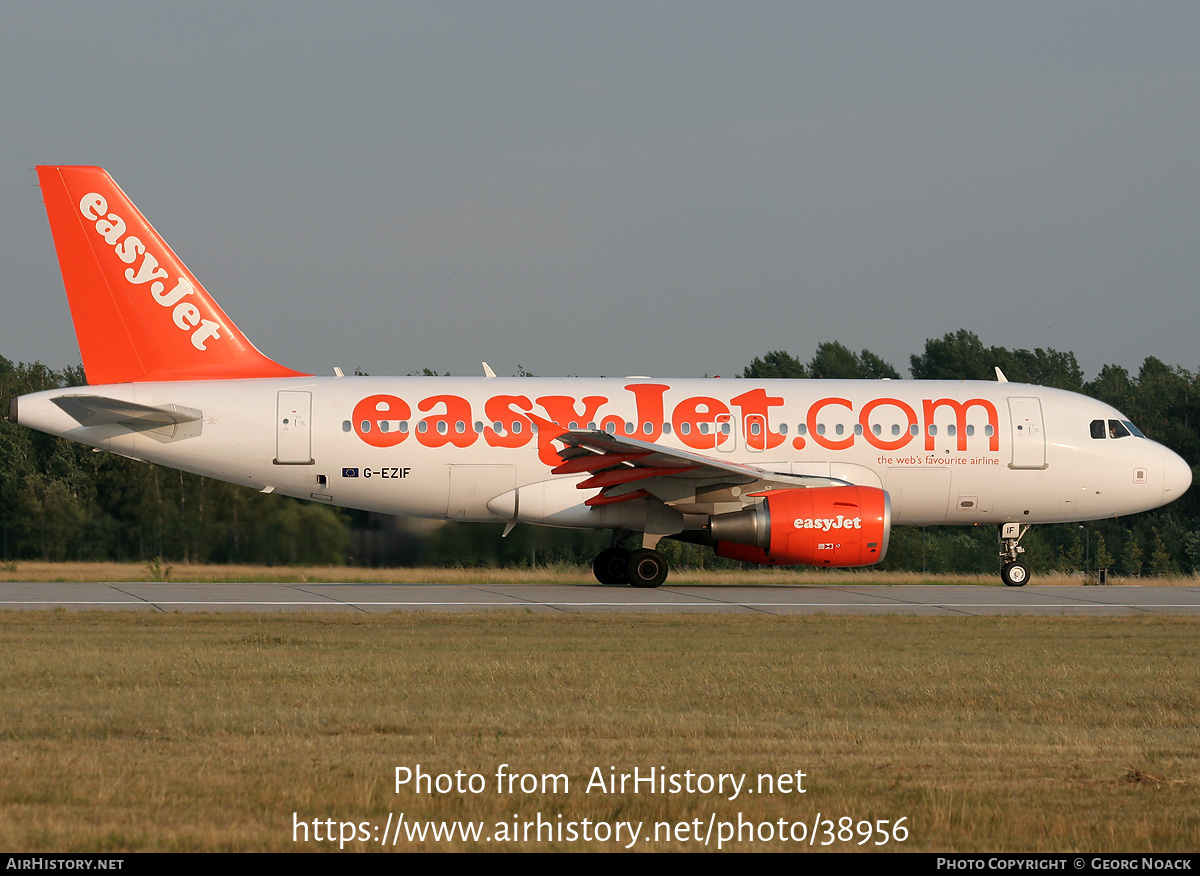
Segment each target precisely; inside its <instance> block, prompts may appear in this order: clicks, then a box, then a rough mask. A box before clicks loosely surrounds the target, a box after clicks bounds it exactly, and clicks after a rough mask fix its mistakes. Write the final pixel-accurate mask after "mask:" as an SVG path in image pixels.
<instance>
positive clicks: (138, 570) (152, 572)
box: [0, 560, 1200, 587]
mask: <svg viewBox="0 0 1200 876" xmlns="http://www.w3.org/2000/svg"><path fill="white" fill-rule="evenodd" d="M157 580H170V581H183V582H191V583H202V584H203V583H231V582H232V583H237V582H242V581H245V582H260V581H266V582H278V583H284V584H311V583H323V582H329V583H354V584H358V583H362V584H409V583H421V584H592V583H595V579H594V578H593V577H592V570H591V569H590V568H585V567H583V566H549V567H545V566H539V567H538V568H536V569H525V568H509V569H499V568H462V569H453V568H414V569H374V568H372V569H367V568H357V567H353V566H239V565H218V564H212V565H205V564H201V563H165V562H164V563H154V562H150V563H43V562H29V561H24V560H22V561H20V562H15V563H6V564H4V565H3V566H0V581H157ZM1109 581H1110V582H1111V583H1113V584H1126V583H1128V584H1143V583H1145V584H1154V585H1157V586H1162V585H1172V584H1178V585H1189V586H1196V584H1197V583H1198V582H1200V578H1198V577H1197V576H1194V575H1192V576H1178V577H1172V578H1166V577H1164V578H1130V579H1125V578H1119V577H1117V576H1109ZM1084 582H1085V578H1084V576H1083V575H1082V573H1081V574H1077V575H1064V574H1059V573H1057V572H1039V573H1038V574H1037V575H1036V577H1035V578H1034V580H1033V583H1035V584H1082V583H1084ZM814 584H828V585H835V586H858V585H864V584H883V585H887V584H979V585H988V586H999V584H1000V579H999V576H998V575H969V574H945V575H941V574H938V575H934V574H928V575H927V574H922V573H920V572H881V571H878V570H875V569H828V570H821V569H795V568H788V569H769V568H756V569H747V570H745V571H734V572H713V571H704V570H694V569H675V570H672V572H671V576H670V579H669V582H668V586H721V587H729V586H753V587H762V586H771V585H777V586H795V585H806V586H808V585H814Z"/></svg>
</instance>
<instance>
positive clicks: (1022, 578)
mask: <svg viewBox="0 0 1200 876" xmlns="http://www.w3.org/2000/svg"><path fill="white" fill-rule="evenodd" d="M1028 531H1029V526H1028V524H1026V525H1024V526H1022V525H1021V524H1020V523H1002V524H1000V544H1001V545H1002V546H1001V548H1000V561H1001V563H1002V564H1003V565H1001V566H1000V580H1001V581H1003V582H1004V584H1005V586H1006V587H1024V586H1025V585H1026V584H1027V583H1028V582H1029V575H1030V572H1029V566H1027V565H1025V564H1024V563H1022V562H1020V560H1019V558H1020V556H1021V554H1023V553H1025V548H1023V547H1021V545H1020V544H1018V542H1020V541H1021V538H1022V536H1024V535H1025V533H1027V532H1028Z"/></svg>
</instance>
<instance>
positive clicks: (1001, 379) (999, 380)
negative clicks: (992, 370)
mask: <svg viewBox="0 0 1200 876" xmlns="http://www.w3.org/2000/svg"><path fill="white" fill-rule="evenodd" d="M995 367H996V382H997V383H1008V378H1007V377H1005V376H1004V372H1003V371H1001V370H1000V366H999V365H997V366H995Z"/></svg>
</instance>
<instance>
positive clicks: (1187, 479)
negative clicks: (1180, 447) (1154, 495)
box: [1163, 447, 1192, 503]
mask: <svg viewBox="0 0 1200 876" xmlns="http://www.w3.org/2000/svg"><path fill="white" fill-rule="evenodd" d="M1191 485H1192V467H1191V466H1190V465H1188V464H1187V463H1186V462H1184V460H1183V457H1181V456H1180V455H1179V454H1178V453H1174V452H1173V451H1170V450H1167V449H1166V448H1165V447H1164V448H1163V502H1164V503H1166V502H1174V501H1175V500H1176V499H1178V498H1179V497H1180V496H1182V495H1183V494H1184V493H1186V492H1187V488H1188V487H1190V486H1191Z"/></svg>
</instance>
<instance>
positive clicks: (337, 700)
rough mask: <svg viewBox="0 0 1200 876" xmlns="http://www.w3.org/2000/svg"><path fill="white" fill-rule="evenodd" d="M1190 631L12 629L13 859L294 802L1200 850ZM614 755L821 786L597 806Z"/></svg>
mask: <svg viewBox="0 0 1200 876" xmlns="http://www.w3.org/2000/svg"><path fill="white" fill-rule="evenodd" d="M1197 633H1200V621H1197V620H1195V619H1189V618H1161V617H1154V618H1129V619H1125V618H1088V619H1080V618H1018V617H998V618H905V617H800V616H787V617H761V616H751V617H747V616H709V615H703V616H657V615H644V616H642V615H640V616H603V617H582V616H546V615H519V614H513V613H505V614H496V615H470V616H463V615H429V614H421V615H416V614H397V615H370V616H352V617H351V616H341V615H301V616H297V615H274V616H266V617H261V616H253V617H252V616H242V615H222V616H208V615H190V614H189V615H151V614H137V615H124V614H115V613H99V612H89V613H51V612H47V613H42V612H37V613H34V612H21V613H4V614H0V641H2V642H3V651H2V653H3V657H2V658H0V661H2V662H0V667H2V669H0V674H2V678H3V689H4V691H5V696H4V698H3V702H2V703H0V757H3V759H4V769H3V770H2V771H0V806H2V807H3V812H4V815H5V817H4V818H3V819H0V847H3V848H8V849H12V850H26V849H36V850H51V849H62V850H68V849H70V850H82V849H109V850H122V851H123V850H244V851H249V850H295V849H296V848H297V847H296V846H295V845H293V843H292V813H293V812H298V813H299V816H300V818H302V819H307V820H308V821H310V822H311V820H312V819H313V818H321V819H324V818H333V819H335V820H347V821H356V822H357V821H364V820H372V821H378V822H379V823H380V824H382V823H383V822H384V821H386V820H387V815H388V813H389V812H396V813H398V812H401V811H403V812H405V813H407V816H408V817H409V818H410V819H411V818H432V819H450V820H458V819H472V820H479V821H485V822H488V823H489V824H491V823H494V822H497V821H505V820H508V821H511V819H512V816H513V814H514V813H517V814H519V815H520V816H521V817H525V818H534V817H536V814H537V813H538V812H540V813H541V814H542V815H543V817H546V818H552V819H553V818H555V817H556V816H557V814H559V813H562V814H563V815H564V817H565V818H567V819H580V818H583V817H587V818H590V819H593V820H597V819H599V820H615V819H635V820H645V821H646V822H648V823H649V822H651V821H654V820H669V821H672V822H675V821H686V820H690V819H694V818H701V819H704V820H705V821H707V819H708V818H709V816H710V814H711V813H713V812H714V811H715V812H716V813H717V816H718V817H719V818H728V819H736V817H737V814H738V813H739V812H740V813H741V814H742V816H743V817H744V818H747V819H751V820H754V821H771V820H777V819H779V818H784V819H786V820H788V821H793V820H805V819H807V820H809V821H811V820H812V818H813V817H814V816H815V814H816V813H817V812H820V813H822V816H823V817H826V818H827V817H830V816H833V817H840V816H842V815H848V816H851V817H853V818H854V819H856V820H857V819H864V818H865V819H897V818H900V817H901V816H906V817H907V819H908V821H907V824H908V826H909V829H910V839H909V841H908V842H907V843H906V844H905V848H908V849H914V850H926V851H933V850H951V849H957V850H972V849H979V850H1039V851H1051V850H1076V849H1085V850H1096V849H1105V850H1129V851H1144V850H1194V849H1195V848H1197V847H1200V732H1198V731H1197V726H1196V715H1197V714H1200V686H1198V685H1197V683H1196V682H1197V678H1196V666H1197V665H1198V658H1200V637H1198V636H1197ZM418 763H419V764H421V765H422V766H423V767H424V768H425V769H426V770H427V771H429V772H433V773H440V772H446V773H453V772H454V771H456V770H464V771H466V772H467V773H481V774H483V775H484V776H486V777H489V780H490V777H491V776H492V775H493V774H494V772H495V770H496V768H497V766H498V765H499V764H502V763H507V764H509V765H510V769H511V770H513V771H518V772H530V773H539V774H540V773H564V774H566V775H567V776H568V777H569V780H570V783H571V792H570V793H569V794H566V795H561V794H560V795H554V794H548V795H546V796H539V795H530V796H522V795H517V796H512V797H509V796H498V795H496V794H495V793H493V792H492V791H493V789H492V787H491V786H490V785H489V792H488V793H485V794H481V795H460V794H453V793H452V794H446V795H436V794H434V795H414V794H411V793H408V792H405V793H401V794H399V795H397V794H395V793H394V792H393V770H394V769H395V767H397V766H410V767H411V766H415V765H416V764H418ZM610 765H613V766H616V767H617V768H618V770H629V769H632V768H633V767H635V766H636V767H639V768H641V769H642V770H646V769H647V768H649V767H651V766H656V767H658V766H665V767H667V769H668V770H669V771H673V772H675V771H677V772H683V771H684V770H688V769H690V770H692V771H693V772H713V773H721V772H734V773H747V774H749V776H750V777H751V779H752V780H753V777H754V776H756V775H757V774H759V773H765V772H770V773H795V772H796V771H797V770H803V771H804V772H805V773H806V774H807V778H806V788H807V789H808V793H807V794H805V795H802V796H801V795H778V794H777V795H773V796H772V795H765V794H764V795H757V796H743V797H741V798H740V799H738V800H736V801H732V802H730V801H727V800H724V799H722V798H720V797H717V796H709V797H704V796H698V795H691V796H689V795H675V796H671V795H666V796H655V795H649V794H644V793H643V794H624V795H622V794H617V795H608V796H605V795H600V794H596V793H593V794H585V793H584V792H583V789H584V787H585V786H586V784H587V782H588V778H589V776H590V774H591V772H592V770H593V768H594V767H597V766H599V767H601V768H602V769H603V770H607V769H608V767H609V766H610ZM363 845H364V844H359V846H358V847H363ZM309 847H312V846H309ZM471 847H473V846H470V845H469V844H464V843H462V842H461V841H460V842H456V843H440V844H435V843H432V842H430V843H428V844H425V845H416V846H407V847H406V850H411V849H413V848H427V849H446V848H471ZM476 847H477V848H494V846H486V845H483V844H480V845H479V846H476ZM512 847H513V848H522V847H524V848H539V849H540V848H598V846H595V845H593V846H587V845H586V844H582V843H578V844H574V845H568V844H563V845H557V844H554V843H540V844H537V843H531V844H529V845H528V846H521V845H518V846H512ZM602 847H605V848H608V847H612V844H608V845H607V846H602ZM644 847H645V848H654V849H656V850H658V849H663V848H680V849H691V850H695V849H697V848H698V846H697V845H696V844H694V843H677V844H673V843H662V844H655V845H645V846H644ZM761 847H764V848H776V849H784V848H789V847H790V846H785V845H772V844H765V845H764V846H761ZM366 848H367V849H371V848H374V847H373V846H370V845H366ZM738 848H746V846H738ZM838 848H840V846H838Z"/></svg>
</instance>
